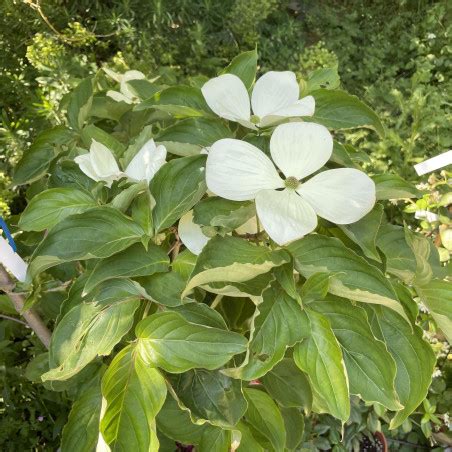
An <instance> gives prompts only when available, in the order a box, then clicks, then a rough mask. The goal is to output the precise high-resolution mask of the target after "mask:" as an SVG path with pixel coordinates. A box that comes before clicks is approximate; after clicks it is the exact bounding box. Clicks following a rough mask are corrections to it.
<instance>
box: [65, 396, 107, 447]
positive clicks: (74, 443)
mask: <svg viewBox="0 0 452 452" xmlns="http://www.w3.org/2000/svg"><path fill="white" fill-rule="evenodd" d="M101 406H102V396H101V393H100V388H97V387H96V388H92V389H89V390H88V391H84V392H83V394H82V396H81V397H80V398H79V399H77V400H76V401H75V403H74V404H73V405H72V408H71V411H70V413H69V417H68V420H67V423H66V425H65V426H64V428H63V435H62V438H61V450H62V451H65V452H79V451H81V450H84V451H85V450H86V451H93V450H95V449H96V445H97V440H98V437H99V418H100V409H101Z"/></svg>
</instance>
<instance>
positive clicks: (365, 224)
mask: <svg viewBox="0 0 452 452" xmlns="http://www.w3.org/2000/svg"><path fill="white" fill-rule="evenodd" d="M382 220H383V206H382V205H381V204H377V205H376V206H375V207H374V208H373V210H372V211H371V212H369V213H368V214H367V215H366V216H365V217H363V218H361V220H359V221H357V222H356V223H352V224H344V225H339V227H340V228H341V230H342V231H343V232H344V233H345V235H346V236H347V237H348V238H349V239H350V240H353V241H354V242H355V243H356V244H358V245H359V246H360V248H361V249H362V250H363V253H364V255H365V256H366V257H368V258H369V259H374V260H376V261H377V262H381V258H380V255H379V254H378V250H377V248H376V240H377V234H378V231H379V228H380V225H381V222H382Z"/></svg>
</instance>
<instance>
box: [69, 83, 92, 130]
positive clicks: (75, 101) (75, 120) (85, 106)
mask: <svg viewBox="0 0 452 452" xmlns="http://www.w3.org/2000/svg"><path fill="white" fill-rule="evenodd" d="M92 103H93V81H92V79H91V78H86V79H84V80H82V81H81V82H80V83H79V84H78V85H77V87H76V88H75V89H74V90H73V91H72V93H71V97H70V100H69V105H68V107H67V120H68V123H69V125H70V126H71V127H72V128H73V129H74V130H77V131H79V130H81V129H82V127H83V124H84V123H85V121H86V119H87V118H88V114H89V112H90V110H91V105H92Z"/></svg>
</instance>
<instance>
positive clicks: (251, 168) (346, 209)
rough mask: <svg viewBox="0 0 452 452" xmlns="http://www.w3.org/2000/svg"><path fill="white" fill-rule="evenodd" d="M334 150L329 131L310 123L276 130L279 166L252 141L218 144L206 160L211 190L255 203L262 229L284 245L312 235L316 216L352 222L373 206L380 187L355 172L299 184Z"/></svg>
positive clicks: (322, 176)
mask: <svg viewBox="0 0 452 452" xmlns="http://www.w3.org/2000/svg"><path fill="white" fill-rule="evenodd" d="M332 151H333V139H332V137H331V135H330V133H329V131H328V129H327V128H326V127H324V126H322V125H319V124H314V123H308V122H299V123H287V124H282V125H280V126H278V127H276V129H275V131H274V133H273V135H272V137H271V139H270V154H271V157H272V159H273V162H274V163H273V162H272V160H270V158H269V157H267V156H266V155H265V154H264V153H263V152H262V151H261V150H259V149H258V148H256V147H255V146H253V145H252V144H250V143H247V142H245V141H241V140H235V139H223V140H219V141H217V142H215V143H214V144H213V145H212V147H211V149H210V152H209V155H208V157H207V166H206V180H207V186H208V188H209V190H210V191H212V192H213V193H215V194H216V195H218V196H221V197H223V198H226V199H230V200H233V201H245V200H250V199H254V200H255V202H256V211H257V215H258V217H259V220H260V221H261V223H262V226H263V227H264V229H265V230H266V231H267V233H268V235H269V236H270V237H271V238H272V239H273V240H274V241H275V242H276V243H278V244H279V245H284V244H286V243H289V242H291V241H293V240H296V239H298V238H301V237H303V236H304V235H306V234H308V233H309V232H311V231H313V230H314V229H315V228H316V226H317V215H319V216H321V217H322V218H325V219H327V220H329V221H331V222H333V223H336V224H349V223H354V222H356V221H358V220H359V219H360V218H362V217H363V216H364V215H366V214H367V213H368V212H369V211H370V210H371V209H372V207H373V206H374V204H375V200H376V198H375V184H374V182H373V181H372V179H370V178H369V177H368V176H367V175H366V174H365V173H363V172H362V171H359V170H356V169H352V168H340V169H332V170H327V171H323V172H321V173H319V174H317V175H315V176H314V177H312V178H311V179H309V180H308V181H306V182H304V181H303V182H300V180H301V179H303V178H305V177H306V176H309V175H310V174H312V173H314V172H316V171H317V170H319V169H320V168H321V167H322V166H323V165H324V164H325V163H326V162H327V161H328V160H329V158H330V157H331V154H332ZM275 164H276V166H277V167H278V168H279V169H280V170H281V172H282V174H283V176H284V178H285V179H283V178H282V177H281V176H280V174H279V172H278V170H277V168H276V167H275Z"/></svg>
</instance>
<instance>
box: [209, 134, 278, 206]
mask: <svg viewBox="0 0 452 452" xmlns="http://www.w3.org/2000/svg"><path fill="white" fill-rule="evenodd" d="M206 181H207V187H208V188H209V190H210V191H212V192H213V193H215V194H216V195H218V196H221V197H222V198H226V199H231V200H233V201H245V200H247V199H254V198H255V196H256V194H257V193H258V192H259V191H261V190H265V189H270V188H282V187H284V182H283V180H282V179H281V178H280V177H279V175H278V172H277V171H276V168H275V165H273V163H272V161H271V160H270V159H269V158H268V157H267V156H266V155H265V154H264V153H263V152H262V151H260V150H259V149H258V148H257V147H255V146H253V145H252V144H250V143H247V142H246V141H241V140H234V139H231V138H224V139H222V140H218V141H216V142H215V143H214V144H213V145H212V147H211V149H210V152H209V155H208V157H207V164H206Z"/></svg>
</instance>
